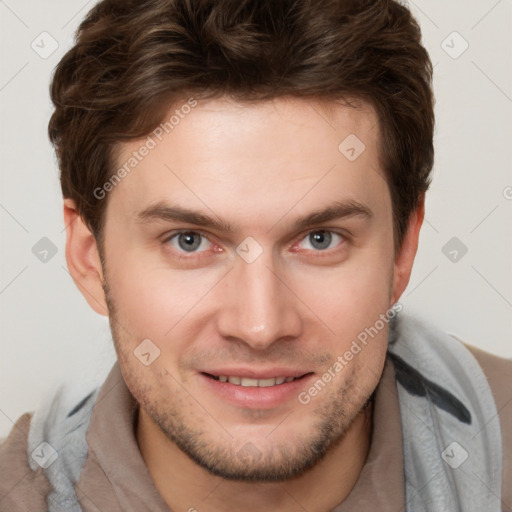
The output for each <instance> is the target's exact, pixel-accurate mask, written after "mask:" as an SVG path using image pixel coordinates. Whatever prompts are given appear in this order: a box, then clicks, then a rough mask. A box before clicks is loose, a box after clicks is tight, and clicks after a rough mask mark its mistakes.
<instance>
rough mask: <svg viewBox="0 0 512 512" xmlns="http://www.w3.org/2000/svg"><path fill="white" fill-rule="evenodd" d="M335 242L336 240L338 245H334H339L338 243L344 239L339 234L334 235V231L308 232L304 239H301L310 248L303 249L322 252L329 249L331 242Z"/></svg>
mask: <svg viewBox="0 0 512 512" xmlns="http://www.w3.org/2000/svg"><path fill="white" fill-rule="evenodd" d="M336 240H338V244H336V245H340V243H341V242H343V241H344V237H343V236H342V235H340V234H339V233H335V232H334V231H327V230H324V229H321V230H316V231H310V232H309V233H308V234H307V235H306V237H305V238H303V239H302V242H303V241H306V242H307V243H309V245H310V247H305V248H306V249H313V250H316V251H324V250H325V249H329V246H331V244H332V242H333V241H336ZM299 245H301V244H299ZM302 248H304V247H302Z"/></svg>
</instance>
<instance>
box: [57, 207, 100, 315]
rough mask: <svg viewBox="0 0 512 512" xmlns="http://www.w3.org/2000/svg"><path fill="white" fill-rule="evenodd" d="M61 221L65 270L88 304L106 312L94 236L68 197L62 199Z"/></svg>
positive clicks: (95, 309) (97, 311)
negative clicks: (64, 234) (66, 266)
mask: <svg viewBox="0 0 512 512" xmlns="http://www.w3.org/2000/svg"><path fill="white" fill-rule="evenodd" d="M64 223H65V226H66V261H67V263H68V269H69V273H70V274H71V277H72V278H73V281H74V282H75V284H76V285H77V287H78V289H79V290H80V291H81V292H82V295H83V296H84V297H85V300H87V302H88V303H89V305H90V306H91V308H92V309H94V311H96V313H99V314H100V315H105V316H108V308H107V303H106V300H105V293H104V291H103V286H102V284H103V269H102V266H101V260H100V255H99V252H98V247H97V245H96V239H95V238H94V235H93V234H92V233H91V231H90V229H89V228H88V227H87V226H86V224H85V223H84V221H83V220H82V217H80V215H79V213H78V210H77V208H76V205H75V202H74V201H73V200H72V199H65V200H64Z"/></svg>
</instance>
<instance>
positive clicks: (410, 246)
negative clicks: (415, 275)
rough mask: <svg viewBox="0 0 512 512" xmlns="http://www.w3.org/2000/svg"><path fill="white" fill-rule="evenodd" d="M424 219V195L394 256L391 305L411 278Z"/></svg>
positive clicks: (412, 214)
mask: <svg viewBox="0 0 512 512" xmlns="http://www.w3.org/2000/svg"><path fill="white" fill-rule="evenodd" d="M424 217H425V194H422V196H421V197H420V199H419V201H418V207H417V208H416V210H414V211H413V212H412V213H411V215H410V217H409V222H408V226H407V231H406V233H405V236H404V240H403V242H402V246H401V247H400V249H399V250H398V251H397V253H396V254H395V262H394V265H393V293H392V297H391V304H390V306H391V305H392V304H395V303H396V302H397V301H398V299H399V298H400V297H401V295H402V293H403V292H404V290H405V289H406V288H407V284H408V283H409V278H410V277H411V272H412V265H413V263H414V258H415V256H416V251H417V250H418V239H419V236H420V228H421V225H422V224H423V218H424Z"/></svg>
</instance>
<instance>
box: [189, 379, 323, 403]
mask: <svg viewBox="0 0 512 512" xmlns="http://www.w3.org/2000/svg"><path fill="white" fill-rule="evenodd" d="M199 377H201V379H202V381H203V382H204V383H205V385H206V386H207V387H208V389H210V390H211V391H213V392H214V393H215V394H216V395H217V396H219V397H221V398H223V399H224V400H227V401H229V402H231V403H232V404H234V405H236V406H238V407H245V408H247V409H272V408H274V407H279V406H280V405H283V404H285V403H286V402H288V401H290V400H292V399H293V400H297V397H298V395H299V393H300V392H301V391H303V390H304V389H307V388H308V387H309V381H310V380H311V379H312V378H313V377H314V374H309V375H306V376H304V377H302V378H300V379H296V380H293V381H292V382H284V383H283V384H279V385H276V386H269V387H262V388H260V387H244V386H237V385H236V384H230V383H229V382H220V381H218V380H216V379H212V378H211V377H208V376H206V375H204V374H203V373H200V374H199Z"/></svg>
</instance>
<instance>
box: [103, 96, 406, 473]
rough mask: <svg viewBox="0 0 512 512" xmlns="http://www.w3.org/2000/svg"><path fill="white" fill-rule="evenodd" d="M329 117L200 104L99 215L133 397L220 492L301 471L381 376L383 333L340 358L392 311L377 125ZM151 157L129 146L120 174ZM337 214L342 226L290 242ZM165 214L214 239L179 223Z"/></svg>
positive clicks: (295, 107) (116, 329) (298, 105)
mask: <svg viewBox="0 0 512 512" xmlns="http://www.w3.org/2000/svg"><path fill="white" fill-rule="evenodd" d="M179 107H180V106H179V105H178V106H177V107H174V108H173V110H174V109H175V108H178V109H179ZM331 107H332V109H331V110H330V111H329V112H327V111H326V110H324V109H323V107H322V106H321V105H320V104H318V103H316V102H311V101H305V100H297V99H296V100H288V99H278V100H274V101H268V102H260V103H256V104H252V105H249V104H240V103H236V102H234V101H229V100H227V99H219V100H212V101H208V102H199V103H198V105H197V106H195V107H194V108H192V109H191V111H190V112H189V113H187V114H186V115H184V116H183V118H180V120H179V123H178V124H176V125H175V126H174V128H173V129H172V131H170V132H169V134H166V135H165V136H164V137H162V140H161V141H160V140H158V138H156V137H155V136H153V139H154V141H156V142H157V144H156V147H154V148H152V149H151V150H150V151H149V152H148V154H147V156H145V157H144V158H142V159H141V161H140V162H139V163H138V164H137V166H136V167H135V168H133V170H132V171H131V172H130V174H129V175H127V176H126V177H125V178H124V179H123V180H122V181H121V182H120V183H119V184H118V185H117V186H116V187H115V188H114V190H113V191H112V192H110V195H109V197H108V207H107V211H106V224H105V245H104V258H105V269H104V270H105V280H106V286H105V290H106V292H107V299H108V305H109V311H110V317H111V325H112V330H113V336H114V340H115V346H116V350H117V354H118V358H119V363H120V367H121V370H122V373H123V376H124V378H125V380H126V383H127V386H128V388H129V389H130V391H131V392H132V394H133V395H134V397H135V398H136V399H137V401H138V402H139V403H140V405H141V414H145V415H147V417H148V418H149V419H150V420H151V421H152V422H154V423H155V424H156V425H158V426H159V428H160V429H161V430H162V431H163V432H164V433H165V435H166V436H167V437H168V438H169V439H170V440H172V441H173V442H175V443H176V444H177V445H178V446H179V447H180V448H181V449H182V450H183V451H184V452H185V453H186V454H188V455H189V456H190V457H191V458H192V459H193V460H195V461H196V462H197V463H198V464H200V465H201V466H203V467H205V468H207V469H209V470H210V471H212V472H214V473H215V474H218V475H221V476H223V477H225V478H235V479H242V480H243V479H245V480H250V479H253V480H258V479H260V480H261V479H270V480H271V479H274V480H278V479H283V478H287V477H290V476H293V475H298V474H300V473H302V472H304V471H305V470H306V469H307V468H308V467H311V465H312V464H314V463H315V462H316V461H318V460H319V459H320V458H321V457H322V455H324V454H325V453H326V452H327V451H328V450H329V448H330V447H332V446H334V444H335V443H336V441H337V440H339V439H340V438H341V436H342V434H343V432H344V431H345V430H346V429H347V427H348V425H349V424H350V422H351V421H352V420H353V419H354V418H355V417H356V415H357V414H358V413H359V412H360V411H361V410H362V408H363V406H364V405H365V403H366V402H367V400H368V398H369V396H370V395H371V393H372V392H373V390H374V388H375V386H376V385H377V383H378V380H379V377H380V374H381V370H382V367H383V364H384V358H385V351H386V348H387V347H386V343H387V324H386V325H385V326H384V328H381V329H377V330H378V333H377V334H374V335H373V337H368V340H367V344H366V345H363V344H362V343H361V342H360V341H359V342H357V343H358V345H359V346H360V350H359V351H357V349H354V348H352V352H353V358H350V360H348V359H347V357H345V356H344V354H345V353H346V352H347V351H350V350H351V347H354V346H353V342H354V340H356V341H357V337H358V335H360V334H361V333H362V332H364V331H365V329H368V328H370V327H374V326H375V324H376V322H377V321H378V320H379V318H380V315H381V314H383V313H384V314H385V313H386V311H387V310H389V307H390V305H391V304H392V303H393V301H394V300H396V298H397V297H396V293H395V290H394V286H393V264H394V248H393V225H392V224H393V223H392V207H391V200H390V194H389V190H388V187H387V184H386V182H385V180H384V173H383V171H382V168H381V166H380V162H379V156H378V140H379V139H378V138H379V130H378V125H377V120H376V115H375V113H374V111H373V110H372V109H371V108H370V107H369V106H368V105H364V104H362V106H361V108H360V109H355V108H349V107H345V106H341V105H338V104H334V103H333V104H332V105H331ZM186 110H187V111H188V109H186ZM171 114H172V112H170V113H169V116H170V115H171ZM169 116H167V117H166V119H167V118H168V117H169ZM164 133H165V132H164ZM354 136H355V137H357V139H356V138H355V137H354ZM347 137H349V139H347V141H346V142H345V143H343V144H341V147H340V148H339V146H340V143H342V142H343V141H344V140H345V139H346V138H347ZM358 139H359V141H358ZM144 142H146V139H145V138H144V139H143V140H139V141H131V142H130V143H126V144H123V145H122V146H121V148H120V153H119V154H118V159H117V164H118V166H119V167H120V166H121V165H122V164H123V163H124V162H125V161H127V160H128V159H129V158H130V157H131V156H132V154H133V151H137V150H139V148H140V147H141V145H142V144H143V143H144ZM361 142H362V143H364V147H365V149H364V151H362V152H361V150H362V148H363V146H362V145H361ZM359 153H360V154H359ZM354 157H356V158H354ZM333 205H337V206H340V205H345V206H344V207H343V208H342V210H343V211H344V213H345V215H341V216H339V217H337V218H332V219H328V220H322V219H317V221H318V222H315V223H314V224H308V225H301V226H296V223H297V222H298V220H299V219H303V218H305V217H307V216H309V215H310V214H312V213H313V212H321V211H323V210H325V209H328V208H329V207H332V206H333ZM175 208H179V209H181V210H190V211H194V212H197V213H198V214H202V215H204V216H205V217H206V216H207V217H209V218H211V219H213V220H215V221H217V223H218V225H215V226H214V225H207V224H205V223H201V224H195V223H191V222H189V221H184V220H179V219H174V220H173V216H172V215H171V213H173V210H172V209H175ZM221 224H223V225H224V226H223V227H222V226H221ZM227 224H229V225H230V227H231V231H227V230H226V229H225V228H226V226H225V225H227ZM180 232H181V234H180ZM378 325H379V326H381V323H378ZM372 332H374V331H372ZM360 339H361V338H360ZM143 340H151V341H150V342H148V341H145V342H144V343H145V344H143V345H141V342H143ZM158 350H159V356H158V357H156V356H157V355H158ZM356 352H357V353H356ZM339 356H341V358H342V360H343V361H344V362H343V364H342V368H341V370H340V366H336V365H335V362H336V361H338V362H340V359H338V357H339ZM155 357H156V359H154V358H155ZM153 359H154V360H153ZM151 361H152V362H151ZM143 363H146V364H143ZM148 363H151V364H148ZM340 364H341V363H340ZM329 368H330V369H331V371H330V375H331V378H330V379H327V378H326V377H322V376H323V375H324V373H325V372H328V371H329ZM226 377H228V380H227V382H225V381H226ZM292 377H293V378H295V379H294V380H292V381H291V382H287V381H290V379H291V378H292ZM276 378H277V380H276ZM284 378H287V379H286V380H285V382H284V383H282V381H283V379H284ZM319 379H320V380H322V382H323V385H321V384H318V381H319ZM315 383H317V384H316V388H315V389H316V390H317V391H316V392H315V391H311V388H312V387H315ZM308 398H309V399H308Z"/></svg>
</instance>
